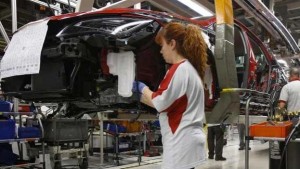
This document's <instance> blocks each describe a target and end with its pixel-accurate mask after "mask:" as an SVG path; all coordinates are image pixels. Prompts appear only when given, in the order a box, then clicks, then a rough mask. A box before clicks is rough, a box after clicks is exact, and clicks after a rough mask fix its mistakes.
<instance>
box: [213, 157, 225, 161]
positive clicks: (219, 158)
mask: <svg viewBox="0 0 300 169" xmlns="http://www.w3.org/2000/svg"><path fill="white" fill-rule="evenodd" d="M215 160H216V161H226V158H225V157H216V158H215Z"/></svg>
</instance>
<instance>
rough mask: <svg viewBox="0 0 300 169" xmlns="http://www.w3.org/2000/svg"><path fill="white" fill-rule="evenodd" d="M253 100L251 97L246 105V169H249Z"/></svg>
mask: <svg viewBox="0 0 300 169" xmlns="http://www.w3.org/2000/svg"><path fill="white" fill-rule="evenodd" d="M251 100H252V97H250V98H249V99H248V100H247V103H246V112H245V126H246V127H245V128H246V130H245V132H246V133H245V143H246V146H245V148H246V150H245V169H249V140H248V138H249V105H250V101H251Z"/></svg>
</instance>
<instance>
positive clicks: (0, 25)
mask: <svg viewBox="0 0 300 169" xmlns="http://www.w3.org/2000/svg"><path fill="white" fill-rule="evenodd" d="M0 31H1V34H2V36H3V37H4V40H5V42H6V43H7V44H9V42H10V40H9V37H8V36H7V33H6V31H5V28H4V26H3V25H2V22H1V21H0Z"/></svg>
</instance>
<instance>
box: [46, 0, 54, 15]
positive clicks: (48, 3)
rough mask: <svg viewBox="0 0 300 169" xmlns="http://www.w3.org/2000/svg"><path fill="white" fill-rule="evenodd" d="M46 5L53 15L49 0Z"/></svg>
mask: <svg viewBox="0 0 300 169" xmlns="http://www.w3.org/2000/svg"><path fill="white" fill-rule="evenodd" d="M47 5H48V8H49V9H50V11H51V13H52V15H53V16H55V13H54V11H53V9H52V8H51V6H50V2H49V0H47Z"/></svg>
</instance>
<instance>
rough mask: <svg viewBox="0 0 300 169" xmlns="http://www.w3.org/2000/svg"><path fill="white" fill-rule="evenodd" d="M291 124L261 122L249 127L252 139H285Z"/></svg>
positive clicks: (286, 122) (288, 122)
mask: <svg viewBox="0 0 300 169" xmlns="http://www.w3.org/2000/svg"><path fill="white" fill-rule="evenodd" d="M292 126H293V124H292V122H290V121H284V122H262V123H258V124H253V125H251V126H250V136H252V137H280V138H285V137H287V136H288V135H289V133H290V131H291V130H292Z"/></svg>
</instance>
